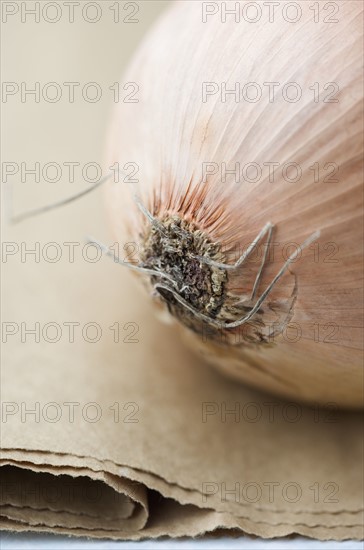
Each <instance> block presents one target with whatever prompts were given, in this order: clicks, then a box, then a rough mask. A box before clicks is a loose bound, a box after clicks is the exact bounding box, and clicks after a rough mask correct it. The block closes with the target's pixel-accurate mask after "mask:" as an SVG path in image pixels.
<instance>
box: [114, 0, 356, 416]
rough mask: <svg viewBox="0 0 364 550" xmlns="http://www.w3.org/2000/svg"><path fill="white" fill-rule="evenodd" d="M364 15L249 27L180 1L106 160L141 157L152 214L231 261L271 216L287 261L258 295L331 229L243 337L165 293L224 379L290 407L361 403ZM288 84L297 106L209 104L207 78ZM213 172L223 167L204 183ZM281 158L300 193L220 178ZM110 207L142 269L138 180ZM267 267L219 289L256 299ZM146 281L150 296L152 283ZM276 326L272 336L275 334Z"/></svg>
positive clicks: (145, 199)
mask: <svg viewBox="0 0 364 550" xmlns="http://www.w3.org/2000/svg"><path fill="white" fill-rule="evenodd" d="M301 4H302V3H301ZM303 4H305V3H303ZM362 9H363V8H362V4H361V3H360V2H355V1H353V2H351V1H347V2H344V3H341V4H340V14H339V22H338V23H329V24H328V23H325V22H324V21H320V22H318V23H314V22H313V21H312V16H313V15H312V13H311V19H309V16H308V15H307V13H306V12H305V13H306V16H304V17H303V18H302V20H301V21H300V22H298V23H296V24H290V23H288V22H286V21H283V20H281V21H279V20H278V21H276V22H275V23H273V24H269V22H267V19H266V18H262V20H261V21H258V22H257V23H255V24H254V25H252V24H251V23H248V22H245V21H240V23H236V22H235V21H234V20H233V19H232V18H230V19H229V18H227V20H226V23H222V22H221V19H220V18H219V17H216V18H211V19H210V20H209V21H208V22H207V23H203V22H202V17H201V3H200V2H178V3H177V4H176V5H175V6H172V7H170V8H169V9H168V10H167V12H166V14H165V15H164V16H163V17H162V18H161V20H160V22H159V23H158V25H157V26H156V27H155V28H154V29H153V31H152V32H151V33H150V35H149V36H148V37H147V39H146V40H145V41H144V43H143V44H142V46H141V48H140V49H139V51H138V52H137V54H136V55H135V58H134V60H133V62H132V64H131V66H130V67H129V70H128V72H127V73H126V75H124V77H123V79H122V83H125V82H136V83H137V84H138V87H139V92H138V102H137V103H125V102H122V103H119V104H118V106H117V109H116V111H115V114H114V117H113V121H112V129H111V133H110V139H109V147H108V166H111V165H113V164H114V163H116V162H117V163H119V166H120V167H121V168H123V167H124V166H125V165H126V164H127V163H137V165H138V173H137V176H136V177H137V179H138V181H139V183H138V185H135V189H137V190H138V193H139V196H140V199H141V201H142V203H143V204H144V205H145V207H146V208H148V209H149V211H150V212H151V213H152V214H153V216H154V217H155V218H156V219H158V220H160V221H163V220H164V222H165V221H166V220H167V221H168V220H170V219H172V218H173V217H175V218H176V219H179V220H181V221H182V223H185V224H191V227H193V229H192V230H191V231H192V232H193V231H201V232H202V233H203V235H205V236H206V237H207V238H208V239H209V240H210V241H211V243H212V244H213V245H218V246H219V247H220V250H221V251H222V253H223V256H224V258H225V259H226V261H229V262H230V263H233V262H234V261H235V260H236V258H237V256H236V255H237V252H236V250H237V247H239V246H240V247H241V246H243V245H246V244H247V243H251V242H252V241H253V239H254V238H255V237H256V236H257V234H258V233H259V232H260V230H261V229H262V227H264V225H265V224H266V223H267V222H268V221H271V222H272V223H273V224H274V227H275V229H274V237H273V241H274V243H276V248H275V249H274V250H276V251H277V253H276V254H274V255H273V257H270V258H269V261H268V262H267V264H266V266H265V267H264V270H263V277H262V281H261V283H260V285H259V290H260V292H261V291H262V290H264V288H265V287H266V286H267V285H268V284H269V282H270V281H271V280H272V278H273V277H274V275H275V274H276V273H277V272H278V270H279V269H280V267H281V266H282V263H284V254H283V253H284V250H287V245H288V244H289V243H296V244H299V243H302V242H303V241H304V240H305V239H306V238H307V237H308V235H310V234H311V233H313V232H314V231H316V230H320V231H321V235H320V238H319V239H316V241H315V243H314V244H313V245H311V246H310V247H308V248H307V249H305V250H304V251H302V255H301V258H300V259H299V261H297V262H295V263H294V264H292V265H291V267H290V272H287V273H286V274H285V275H284V276H283V277H282V279H281V281H280V282H279V283H278V284H277V287H276V288H275V290H274V292H272V294H271V295H270V296H269V298H267V301H266V303H265V304H264V307H263V310H264V311H263V313H260V314H257V315H256V316H255V317H254V318H253V320H252V321H253V322H252V323H251V325H249V326H246V327H245V331H240V332H239V331H236V330H235V331H225V330H224V331H220V332H219V331H217V332H216V330H215V331H214V330H210V328H211V327H208V324H203V323H202V324H201V323H200V325H199V324H198V321H197V320H193V319H192V317H193V316H191V315H189V314H186V316H185V318H184V314H183V308H182V309H181V308H179V307H177V306H176V303H175V301H174V300H173V297H171V296H170V297H168V296H167V294H164V298H163V297H160V298H161V299H162V302H164V307H165V305H166V304H167V306H168V308H169V310H170V312H171V313H172V315H173V316H174V317H175V318H177V320H178V321H179V323H178V324H179V326H181V327H182V331H183V333H184V335H185V338H186V340H187V341H188V342H189V344H190V345H191V346H192V347H193V348H194V349H196V350H198V351H199V352H200V353H202V354H203V356H204V357H206V358H207V359H208V360H209V361H211V362H212V363H214V364H215V365H216V366H218V367H219V369H220V370H222V371H223V372H224V373H226V374H228V375H229V376H233V377H234V378H236V379H238V380H241V381H244V382H247V383H249V384H252V385H254V386H257V387H259V388H262V389H264V390H267V391H270V392H273V393H276V394H278V395H280V396H284V397H286V398H289V399H298V400H302V401H306V402H310V403H315V402H319V403H327V402H334V403H336V404H338V405H339V406H342V407H347V408H355V407H361V406H362V405H363V363H362V348H363V346H362V344H363V331H362V326H363V310H362V304H363V296H362V289H363V269H362V235H363V223H362V210H363V204H362V188H361V186H362V181H363V166H362V151H363V141H362V124H363V114H362V107H361V104H362V103H361V102H362V77H361V74H362V72H361V71H362V69H361V66H362V61H363V59H362V57H363V54H362V28H363V17H362ZM342 33H345V35H344V38H343V34H342ZM292 81H294V82H297V83H299V85H300V87H301V89H302V90H304V91H305V93H304V94H303V97H302V99H301V100H300V101H298V102H295V103H290V102H288V101H287V100H285V99H284V97H283V96H282V94H277V97H276V100H274V101H273V102H271V101H270V98H269V94H268V93H267V94H266V95H264V96H263V97H262V98H261V99H260V100H259V101H257V102H255V103H253V102H247V101H225V102H223V101H221V95H220V94H219V93H216V94H213V95H212V96H211V97H210V96H209V97H208V98H205V99H207V100H206V101H203V97H202V86H203V83H204V82H205V83H215V84H217V85H218V87H219V89H221V83H224V82H225V83H226V84H227V88H228V89H233V88H234V85H235V84H236V83H241V84H242V85H243V84H244V83H247V82H256V83H259V84H260V86H261V87H262V86H263V83H264V82H279V83H280V85H281V86H283V85H284V84H285V83H288V82H292ZM332 82H334V83H337V85H338V87H339V92H338V94H337V99H338V102H335V103H330V102H329V103H328V102H324V101H323V100H321V99H320V100H319V101H318V102H316V101H315V100H314V91H313V90H311V91H310V86H313V87H314V85H315V84H314V83H319V86H320V89H321V88H322V87H323V86H324V85H325V84H327V83H332ZM214 89H215V88H214ZM262 89H263V88H262ZM328 90H329V91H330V90H331V88H329V89H328ZM325 97H326V96H325ZM206 162H209V163H214V164H213V165H212V166H217V167H218V171H217V173H216V174H211V175H210V176H209V177H208V178H207V181H203V163H206ZM272 162H275V163H279V166H280V167H282V166H284V165H285V164H286V163H289V162H291V163H296V164H297V165H298V166H299V167H300V168H301V171H302V173H301V177H300V179H299V180H298V181H296V182H293V183H290V182H287V179H284V178H283V177H282V174H281V173H280V172H279V175H278V176H277V177H276V178H275V180H274V181H273V182H272V181H270V179H271V178H270V177H269V176H267V175H266V176H264V177H262V178H261V179H260V180H259V181H257V182H256V183H252V182H247V181H243V180H242V179H241V180H240V181H239V182H238V183H236V181H235V178H234V176H232V177H231V176H230V177H227V178H226V181H225V182H223V181H222V164H223V163H225V164H226V166H227V168H230V169H231V168H232V167H234V166H235V165H236V163H239V164H240V166H243V165H244V164H246V163H256V164H257V165H258V166H260V167H263V166H266V165H267V163H272ZM317 163H318V164H317ZM330 163H331V167H334V168H335V166H336V167H338V170H337V171H336V172H335V177H334V178H331V179H330V178H328V179H327V181H324V176H327V174H328V172H325V173H324V174H321V176H320V177H319V181H315V169H316V168H317V166H318V168H319V170H322V169H325V168H324V167H325V166H326V170H329V169H330V165H329V164H330ZM328 165H329V166H328ZM315 167H316V168H315ZM334 171H335V170H334ZM332 180H337V181H332ZM107 201H108V211H109V213H110V216H111V221H112V226H113V230H114V234H115V236H116V238H117V240H118V241H119V242H120V245H121V246H123V245H124V244H125V242H130V241H133V242H136V243H139V246H140V258H141V259H142V260H143V261H146V260H148V258H147V257H146V253H145V250H146V248H145V243H146V241H147V240H148V238H149V237H150V231H151V225H150V222H149V221H148V220H147V219H146V217H145V216H143V215H142V213H141V212H140V210H138V208H137V206H136V204H135V202H134V201H133V198H132V194H131V193H130V189H128V184H126V183H125V184H124V183H123V184H121V183H117V184H115V183H113V184H110V185H109V186H108V187H107ZM168 223H169V222H168ZM178 223H180V222H178ZM285 247H286V248H285ZM143 254H144V256H143ZM147 256H148V255H147ZM153 265H154V267H155V266H156V265H157V264H156V262H155V261H154V264H153ZM163 265H164V268H166V267H167V268H168V269H169V267H171V266H166V262H164V264H163ZM257 269H258V264H257V261H256V260H255V262H254V261H253V260H251V261H250V263H247V264H246V265H245V268H244V269H243V268H242V269H240V270H237V272H236V273H232V272H229V282H228V283H226V289H225V290H227V291H229V292H230V291H231V289H232V288H233V289H234V293H236V294H240V295H243V296H245V297H247V296H248V294H249V289H251V286H252V284H253V282H254V278H255V275H256V272H257ZM178 273H181V272H178ZM146 280H147V281H149V282H148V285H149V288H152V286H153V284H155V282H156V279H154V280H153V279H152V281H150V279H146ZM151 282H152V283H153V284H151ZM201 284H204V283H203V282H202V283H201ZM224 284H225V283H224ZM204 288H205V287H204ZM258 294H259V292H258ZM191 299H192V298H191ZM195 303H198V302H195ZM203 307H204V308H206V307H207V306H206V303H204V306H203ZM229 307H230V305H229ZM231 307H233V305H231ZM226 309H227V311H225V312H224V315H227V317H228V316H229V311H231V310H229V309H228V308H226ZM204 311H205V310H204ZM219 311H220V310H219ZM214 314H215V315H222V314H221V313H216V311H215V313H214ZM274 315H275V316H276V317H274ZM274 319H275V321H276V322H278V326H279V330H278V334H276V335H274V338H273V340H272V339H271V338H269V334H270V333H269V331H268V330H267V326H268V325H270V324H271V323H272V322H274ZM262 324H263V327H262ZM243 326H244V325H243ZM186 327H187V328H186ZM191 329H192V330H191ZM242 335H243V336H242Z"/></svg>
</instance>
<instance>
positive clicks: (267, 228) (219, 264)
mask: <svg viewBox="0 0 364 550" xmlns="http://www.w3.org/2000/svg"><path fill="white" fill-rule="evenodd" d="M272 229H273V224H272V223H271V222H268V223H266V224H265V226H264V227H263V229H262V230H261V232H260V233H259V235H258V236H257V237H255V239H254V241H253V242H252V243H250V245H249V246H248V248H247V249H246V250H245V252H243V254H242V255H241V256H240V258H239V259H238V260H237V261H236V262H235V264H226V263H223V262H216V261H215V260H211V259H210V258H206V257H205V256H196V258H197V259H198V260H199V261H200V262H202V263H205V264H208V265H211V266H213V267H219V268H220V269H236V268H237V267H239V266H240V265H241V264H242V263H243V262H244V261H245V260H246V258H247V257H248V256H249V254H251V252H252V251H253V250H254V248H255V247H256V246H257V244H258V242H259V241H260V240H261V239H262V238H263V237H264V235H266V233H268V232H269V231H271V230H272ZM267 248H268V247H267ZM266 254H267V252H266V253H265V257H266ZM262 269H263V268H262Z"/></svg>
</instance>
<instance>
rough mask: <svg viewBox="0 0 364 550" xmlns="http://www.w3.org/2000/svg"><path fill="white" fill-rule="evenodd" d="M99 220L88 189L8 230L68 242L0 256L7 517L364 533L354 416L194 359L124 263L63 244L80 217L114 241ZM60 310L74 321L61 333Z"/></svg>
mask: <svg viewBox="0 0 364 550" xmlns="http://www.w3.org/2000/svg"><path fill="white" fill-rule="evenodd" d="M67 191H68V190H67V189H66V188H65V190H64V193H65V194H66V193H67ZM17 207H18V208H19V209H20V208H21V203H20V202H18V204H17ZM105 225H106V221H105V220H104V219H103V214H102V207H101V193H99V192H96V194H95V195H94V196H92V197H91V196H90V197H87V198H85V199H84V200H83V201H81V202H79V203H78V204H74V205H72V206H71V207H70V209H69V210H68V211H66V210H65V209H63V210H59V211H55V212H52V213H50V214H47V215H44V216H43V217H39V218H37V219H35V220H29V221H28V222H24V224H23V225H22V226H16V227H14V228H11V229H8V231H7V235H6V236H5V240H6V242H16V243H18V244H19V246H21V242H23V241H26V243H27V245H28V247H29V248H30V247H31V246H32V245H34V243H35V242H39V243H40V249H41V250H43V253H45V251H44V246H45V243H50V242H55V243H59V245H60V246H61V249H62V251H63V255H62V257H61V258H60V259H59V261H58V262H53V263H52V262H50V261H45V260H44V258H43V256H42V253H41V255H40V257H39V258H38V259H39V262H37V261H35V260H36V259H37V258H36V257H35V256H30V255H28V256H26V257H25V260H26V261H22V255H21V254H20V253H19V254H13V255H12V256H10V255H9V256H7V261H6V263H4V264H3V273H4V282H5V283H7V284H8V286H11V288H12V292H11V293H8V294H6V295H5V296H4V304H3V342H4V343H3V369H2V418H1V428H2V435H1V447H2V460H1V466H2V469H1V471H2V483H1V494H0V498H1V525H2V528H3V529H11V530H16V531H26V530H31V531H39V532H43V531H47V532H54V533H66V534H71V535H75V536H91V537H108V538H115V539H130V540H131V539H133V540H134V539H140V538H145V537H159V536H163V535H169V536H172V537H179V536H186V535H187V536H196V535H199V534H202V533H206V532H210V531H213V530H215V529H218V528H221V527H222V528H229V529H240V530H242V531H244V532H246V533H250V534H254V535H259V536H262V537H277V536H283V535H288V534H291V533H299V534H302V535H306V536H309V537H315V538H318V539H337V540H341V539H360V538H362V536H363V528H362V525H363V516H362V513H363V506H362V495H363V493H362V491H363V469H362V466H363V456H362V440H361V433H362V432H361V430H362V425H361V417H360V415H359V414H357V413H352V412H351V413H344V412H339V411H337V410H336V409H335V406H334V404H331V405H330V407H329V408H327V409H324V408H320V409H319V408H316V409H315V408H312V409H309V408H306V407H303V406H301V405H300V404H298V403H290V404H289V403H285V402H283V401H279V400H278V399H277V398H275V397H272V396H269V395H266V394H261V393H259V392H257V391H255V390H252V389H249V388H246V387H243V386H242V385H239V384H237V383H236V382H233V381H231V380H228V379H225V378H224V377H223V376H222V375H220V374H219V373H218V372H216V371H215V370H214V369H212V368H211V367H210V366H208V365H206V364H204V363H203V362H202V361H201V359H200V358H198V357H195V356H194V355H193V354H192V353H191V352H190V351H189V350H187V349H185V346H184V344H183V343H182V341H181V339H180V336H179V331H178V330H176V326H173V325H172V326H168V325H165V324H162V323H161V322H160V321H158V320H157V319H156V316H155V311H154V308H153V304H152V300H151V298H150V297H148V296H146V294H145V293H144V292H143V291H142V290H141V286H140V284H139V282H138V281H136V280H134V278H133V276H132V275H131V274H130V273H129V272H126V271H125V270H124V269H123V268H122V267H121V266H119V265H117V264H116V263H114V262H113V261H112V260H110V259H108V258H102V259H100V260H98V261H95V262H92V261H87V260H86V259H85V257H86V252H85V253H84V255H85V257H83V256H82V254H80V253H79V254H78V255H75V258H74V261H73V262H72V261H70V258H69V257H68V256H67V255H66V254H65V245H64V243H66V242H79V243H80V245H79V247H78V248H79V249H80V250H81V249H82V248H83V247H84V242H85V241H84V236H85V233H86V231H87V228H88V227H90V226H91V227H92V229H93V231H96V235H97V236H98V237H99V236H101V238H104V240H105V241H106V243H107V244H111V242H112V241H110V236H108V235H107V232H106V230H105ZM108 239H109V240H108ZM88 251H89V256H90V257H92V254H91V252H92V250H91V248H90V249H88ZM48 252H49V255H50V252H51V251H50V249H49V250H48ZM23 260H24V258H23ZM4 323H7V324H5V325H4ZM9 323H10V324H9ZM11 323H12V324H11ZM22 323H23V325H22ZM36 323H39V325H38V328H37V326H36ZM65 323H66V324H65ZM67 323H68V324H67ZM70 323H79V324H78V325H75V324H74V325H73V327H74V334H73V335H71V336H72V337H71V336H70V328H69V327H70V326H71V325H70ZM92 323H93V324H92ZM117 324H118V325H117ZM57 327H60V329H58V328H57ZM85 327H86V328H85ZM110 327H112V328H110ZM32 329H33V330H34V329H36V333H34V332H33V333H31V332H29V331H31V330H32ZM117 329H118V330H117ZM27 330H28V332H27ZM97 330H98V331H99V333H100V334H97ZM57 331H58V332H57ZM38 337H39V338H38ZM36 338H37V339H38V340H39V341H36ZM57 339H58V340H57ZM97 339H98V341H96V340H97ZM51 340H54V342H52V341H51ZM56 340H57V341H56ZM72 340H73V341H72ZM92 340H95V341H94V342H93V341H92ZM32 411H33V412H32Z"/></svg>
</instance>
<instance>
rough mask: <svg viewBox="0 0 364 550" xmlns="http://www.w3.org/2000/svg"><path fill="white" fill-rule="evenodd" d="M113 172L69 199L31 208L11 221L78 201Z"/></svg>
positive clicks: (22, 219)
mask: <svg viewBox="0 0 364 550" xmlns="http://www.w3.org/2000/svg"><path fill="white" fill-rule="evenodd" d="M111 175H112V174H111V173H110V174H108V175H107V176H105V177H103V178H101V179H100V181H98V182H96V183H94V184H93V185H91V187H88V188H87V189H85V190H84V191H80V193H77V194H76V195H72V196H71V197H68V198H67V199H62V200H61V201H59V202H54V203H53V204H48V205H47V206H42V207H40V208H35V209H34V210H29V211H28V212H24V213H23V214H19V215H18V216H13V217H12V218H11V219H10V222H11V223H13V224H14V223H19V222H22V221H24V220H27V219H28V218H33V217H34V216H38V215H39V214H44V213H45V212H49V210H55V209H56V208H60V207H61V206H65V205H66V204H69V203H70V202H73V201H76V200H78V199H81V198H82V197H84V196H85V195H88V193H91V192H92V191H94V190H95V189H97V187H100V186H101V185H102V184H103V183H105V182H106V181H107V180H108V179H109V178H110V177H111Z"/></svg>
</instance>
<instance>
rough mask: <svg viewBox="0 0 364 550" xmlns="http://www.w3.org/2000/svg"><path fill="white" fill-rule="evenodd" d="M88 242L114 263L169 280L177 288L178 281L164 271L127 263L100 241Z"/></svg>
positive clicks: (87, 240)
mask: <svg viewBox="0 0 364 550" xmlns="http://www.w3.org/2000/svg"><path fill="white" fill-rule="evenodd" d="M86 242H88V243H90V244H94V245H95V246H98V247H99V248H100V250H101V251H102V252H103V254H105V256H108V257H109V258H113V260H114V262H116V263H117V264H119V265H122V266H124V267H128V268H129V269H131V270H132V271H138V272H139V273H144V274H146V275H153V276H154V277H161V278H163V279H167V280H168V281H169V282H170V283H172V285H173V286H174V287H176V288H177V284H176V281H175V280H174V279H173V278H172V277H170V275H168V274H167V273H164V272H163V271H156V270H154V269H149V268H147V267H144V266H142V265H134V264H132V263H130V262H125V261H124V260H121V259H120V258H119V257H118V256H116V255H115V254H114V252H112V251H111V250H110V249H109V248H108V247H107V246H106V245H104V244H103V243H101V242H100V241H98V240H97V239H94V238H93V237H91V236H90V237H87V238H86Z"/></svg>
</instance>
